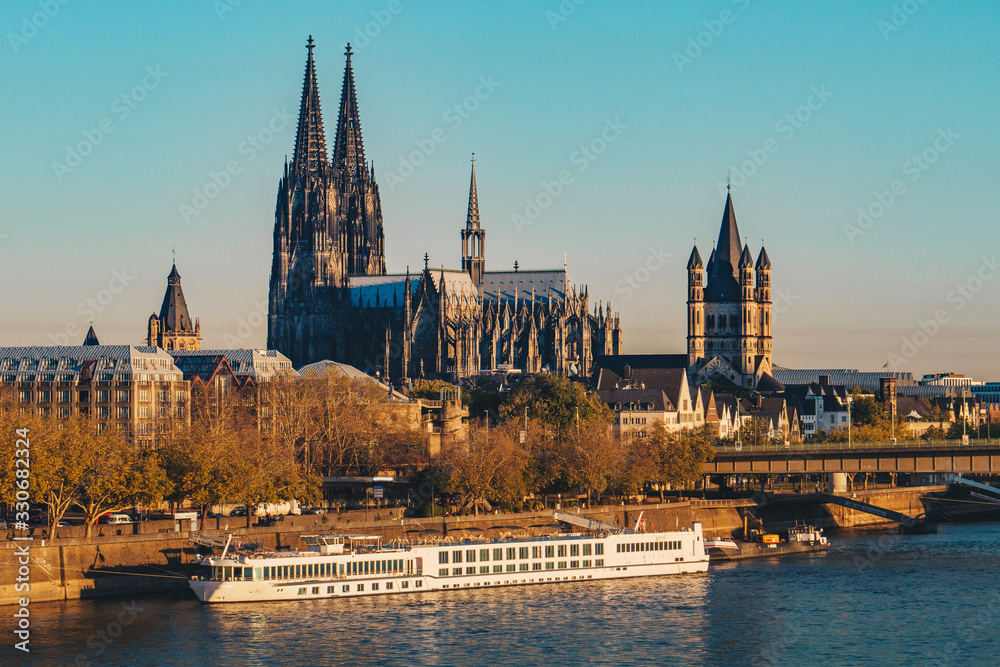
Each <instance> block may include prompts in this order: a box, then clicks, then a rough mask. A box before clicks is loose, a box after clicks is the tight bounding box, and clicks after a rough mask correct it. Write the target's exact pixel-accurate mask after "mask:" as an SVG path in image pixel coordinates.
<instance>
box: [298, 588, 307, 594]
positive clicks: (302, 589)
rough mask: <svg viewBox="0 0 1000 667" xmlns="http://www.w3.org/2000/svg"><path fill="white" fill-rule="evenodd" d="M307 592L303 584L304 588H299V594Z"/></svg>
mask: <svg viewBox="0 0 1000 667" xmlns="http://www.w3.org/2000/svg"><path fill="white" fill-rule="evenodd" d="M305 594H306V589H305V586H303V587H302V588H300V589H299V595H305Z"/></svg>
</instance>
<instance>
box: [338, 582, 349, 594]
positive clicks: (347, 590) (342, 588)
mask: <svg viewBox="0 0 1000 667" xmlns="http://www.w3.org/2000/svg"><path fill="white" fill-rule="evenodd" d="M340 590H341V591H343V592H344V593H350V592H351V587H350V585H348V584H344V586H342V587H341V589H340Z"/></svg>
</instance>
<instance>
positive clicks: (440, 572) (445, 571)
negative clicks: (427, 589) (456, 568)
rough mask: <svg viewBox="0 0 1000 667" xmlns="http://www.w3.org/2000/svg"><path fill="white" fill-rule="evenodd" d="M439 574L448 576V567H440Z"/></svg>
mask: <svg viewBox="0 0 1000 667" xmlns="http://www.w3.org/2000/svg"><path fill="white" fill-rule="evenodd" d="M438 576H439V577H447V576H448V568H446V567H442V568H441V569H439V570H438Z"/></svg>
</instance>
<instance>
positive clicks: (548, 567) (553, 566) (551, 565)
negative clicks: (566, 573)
mask: <svg viewBox="0 0 1000 667" xmlns="http://www.w3.org/2000/svg"><path fill="white" fill-rule="evenodd" d="M545 569H546V570H554V569H556V564H555V563H546V564H545Z"/></svg>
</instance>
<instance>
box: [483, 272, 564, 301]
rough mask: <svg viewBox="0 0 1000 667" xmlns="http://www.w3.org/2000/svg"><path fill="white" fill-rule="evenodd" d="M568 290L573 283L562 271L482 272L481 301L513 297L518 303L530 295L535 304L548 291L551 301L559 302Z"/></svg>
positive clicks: (527, 299)
mask: <svg viewBox="0 0 1000 667" xmlns="http://www.w3.org/2000/svg"><path fill="white" fill-rule="evenodd" d="M466 275H468V274H466ZM470 282H471V279H470ZM572 290H573V283H572V282H570V279H569V273H568V272H567V270H566V269H565V268H563V269H549V270H542V271H486V272H484V273H483V284H482V293H483V298H484V299H489V300H495V301H504V300H508V299H513V298H514V297H515V296H516V297H517V299H518V301H530V300H531V295H532V292H534V296H535V300H536V301H542V300H546V301H547V300H548V298H549V292H550V291H551V293H552V297H553V298H555V299H557V300H559V301H562V300H564V299H565V298H566V297H567V295H568V294H569V292H571V291H572Z"/></svg>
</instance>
